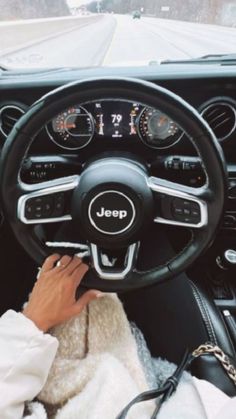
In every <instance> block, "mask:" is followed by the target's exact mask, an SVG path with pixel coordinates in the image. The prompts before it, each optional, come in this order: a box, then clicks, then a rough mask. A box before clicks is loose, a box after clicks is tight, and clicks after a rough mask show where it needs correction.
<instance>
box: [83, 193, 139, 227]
mask: <svg viewBox="0 0 236 419" xmlns="http://www.w3.org/2000/svg"><path fill="white" fill-rule="evenodd" d="M135 215H136V211H135V207H134V203H133V201H132V200H131V199H130V198H129V197H128V196H127V195H125V194H124V193H122V192H118V191H113V190H112V191H104V192H101V193H99V194H98V195H96V196H95V197H94V198H93V199H92V201H91V202H90V204H89V208H88V216H89V220H90V223H91V224H92V225H93V227H94V228H96V230H98V231H100V232H101V233H104V234H110V235H115V234H121V233H124V232H125V231H127V230H128V229H129V228H130V227H131V226H132V224H133V222H134V220H135Z"/></svg>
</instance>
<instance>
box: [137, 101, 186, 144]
mask: <svg viewBox="0 0 236 419" xmlns="http://www.w3.org/2000/svg"><path fill="white" fill-rule="evenodd" d="M138 132H139V136H140V138H141V140H142V141H143V142H144V143H145V144H146V145H148V146H150V147H155V148H166V147H170V146H171V145H173V144H174V143H175V142H177V141H178V140H179V139H180V138H181V137H182V135H183V132H182V131H181V130H180V129H179V127H178V125H177V124H176V123H175V122H174V121H172V120H171V119H170V118H169V117H168V116H167V115H165V114H163V113H162V112H161V111H159V110H157V109H152V108H144V110H143V111H142V112H141V114H140V117H139V120H138Z"/></svg>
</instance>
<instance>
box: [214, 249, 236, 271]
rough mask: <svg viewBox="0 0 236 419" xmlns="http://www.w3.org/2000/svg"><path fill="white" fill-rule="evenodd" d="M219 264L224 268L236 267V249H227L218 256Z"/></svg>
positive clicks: (217, 261)
mask: <svg viewBox="0 0 236 419" xmlns="http://www.w3.org/2000/svg"><path fill="white" fill-rule="evenodd" d="M216 263H217V265H218V266H219V267H220V268H221V269H224V270H227V269H230V268H233V267H236V250H234V249H227V250H225V251H224V253H223V254H222V255H220V256H218V257H217V258H216Z"/></svg>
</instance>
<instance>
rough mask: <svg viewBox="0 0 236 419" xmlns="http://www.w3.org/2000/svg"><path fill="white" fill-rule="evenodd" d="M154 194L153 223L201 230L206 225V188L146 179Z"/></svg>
mask: <svg viewBox="0 0 236 419" xmlns="http://www.w3.org/2000/svg"><path fill="white" fill-rule="evenodd" d="M148 185H149V187H150V189H151V190H152V191H153V192H154V194H155V201H156V205H155V217H154V222H155V223H161V224H169V225H173V226H180V227H188V228H194V229H201V228H203V227H205V226H207V224H208V203H207V188H206V187H201V188H192V187H189V186H185V185H181V184H178V183H174V182H170V181H167V180H163V179H160V178H156V177H149V178H148Z"/></svg>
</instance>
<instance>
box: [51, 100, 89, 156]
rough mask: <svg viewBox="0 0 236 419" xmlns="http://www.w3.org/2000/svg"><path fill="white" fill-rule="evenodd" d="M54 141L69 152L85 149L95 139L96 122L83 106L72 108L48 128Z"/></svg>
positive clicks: (61, 114)
mask: <svg viewBox="0 0 236 419" xmlns="http://www.w3.org/2000/svg"><path fill="white" fill-rule="evenodd" d="M46 129H47V131H48V134H49V136H50V138H51V140H52V141H54V142H55V143H56V144H57V145H59V146H60V147H62V148H65V149H67V150H78V149H80V148H83V147H85V146H86V145H87V144H88V143H89V142H90V141H91V139H92V138H93V135H94V121H93V118H92V116H91V114H90V113H89V112H88V111H87V110H86V109H84V108H83V107H82V106H71V107H70V108H68V109H66V110H65V111H64V112H61V113H60V114H58V115H57V116H56V117H55V118H54V119H53V120H52V121H51V123H49V124H48V125H47V127H46Z"/></svg>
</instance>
